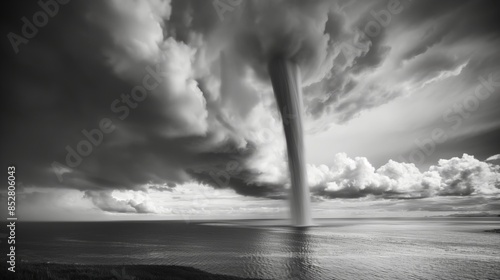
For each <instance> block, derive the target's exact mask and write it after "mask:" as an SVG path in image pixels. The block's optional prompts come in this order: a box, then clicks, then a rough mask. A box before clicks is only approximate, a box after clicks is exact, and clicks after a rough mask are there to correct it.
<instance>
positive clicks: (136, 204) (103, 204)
mask: <svg viewBox="0 0 500 280" xmlns="http://www.w3.org/2000/svg"><path fill="white" fill-rule="evenodd" d="M85 198H88V199H90V200H91V201H92V203H93V204H94V205H95V206H96V207H98V208H99V209H101V210H103V211H106V212H116V213H140V214H145V213H157V212H158V210H157V209H156V207H155V205H154V204H153V203H152V202H151V201H150V198H149V196H147V194H145V193H143V192H141V191H125V192H121V193H120V192H116V191H109V190H107V191H86V192H85Z"/></svg>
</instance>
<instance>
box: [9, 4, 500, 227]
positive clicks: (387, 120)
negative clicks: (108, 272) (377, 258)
mask: <svg viewBox="0 0 500 280" xmlns="http://www.w3.org/2000/svg"><path fill="white" fill-rule="evenodd" d="M10 5H11V7H10V8H9V9H5V10H4V13H5V14H4V15H2V17H1V25H0V26H1V32H2V34H4V37H3V38H4V39H3V40H2V43H1V50H2V58H3V59H2V64H1V66H0V67H2V73H4V74H3V75H2V83H1V87H2V94H3V101H4V102H2V104H1V105H0V106H2V108H1V114H2V131H3V137H2V145H1V157H0V158H1V161H2V166H3V167H4V168H6V167H7V166H11V165H14V166H15V168H16V182H17V188H16V195H17V214H18V215H19V217H20V218H21V219H24V220H41V221H43V220H75V221H80V220H115V219H141V220H142V219H150V220H153V219H185V220H193V219H238V218H284V217H287V216H288V206H289V205H288V201H287V195H288V191H289V188H290V179H289V173H288V172H289V171H288V168H287V157H286V149H285V140H284V136H283V128H282V121H281V116H280V114H279V110H278V108H277V106H276V102H275V99H274V95H273V92H272V86H271V83H270V78H269V75H268V72H267V62H268V61H269V58H270V57H272V56H273V55H274V54H275V53H280V54H282V55H284V56H285V57H286V58H287V59H290V60H292V61H294V62H296V63H297V64H298V65H299V67H300V70H301V73H302V81H301V82H302V86H303V102H304V117H305V119H304V127H305V135H304V136H305V150H306V160H307V172H308V180H307V181H308V184H309V188H310V191H311V200H312V209H313V217H317V218H326V217H394V216H395V217H409V216H436V215H450V214H467V215H470V214H477V213H487V214H500V166H499V164H500V155H499V154H500V149H499V145H498V143H500V111H499V110H498V105H499V104H500V67H499V65H500V54H499V52H498V48H499V46H500V26H499V23H498V18H499V16H500V9H499V4H498V3H497V1H464V0H459V1H456V0H455V1H446V0H444V1H438V2H436V1H430V0H422V1H415V0H414V1H411V0H400V1H397V0H378V1H356V0H352V1H351V0H345V1H277V0H276V1H275V0H273V1H224V0H218V1H201V0H190V1H181V0H173V1H160V0H151V1H146V0H145V1H131V0H130V1H128V0H125V1H117V0H115V1H99V2H98V1H81V0H80V1H79V0H73V1H71V0H66V1H63V0H60V1H56V0H47V1H43V0H42V1H40V2H33V1H32V2H28V1H18V2H16V3H10ZM1 201H2V203H5V204H6V203H7V191H6V189H3V190H2V192H1ZM5 204H4V205H5ZM1 215H2V217H5V216H6V215H7V212H6V211H5V209H2V212H1Z"/></svg>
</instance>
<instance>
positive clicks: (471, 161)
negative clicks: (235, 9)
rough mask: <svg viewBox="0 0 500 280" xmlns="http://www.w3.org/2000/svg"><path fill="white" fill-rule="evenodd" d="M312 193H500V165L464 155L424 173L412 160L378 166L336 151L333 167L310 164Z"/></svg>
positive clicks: (386, 195) (334, 195)
mask: <svg viewBox="0 0 500 280" xmlns="http://www.w3.org/2000/svg"><path fill="white" fill-rule="evenodd" d="M308 171H309V172H308V174H309V184H310V186H311V188H312V191H313V194H314V195H318V196H322V197H326V198H342V197H343V198H355V197H364V196H368V195H374V196H380V197H383V198H423V197H431V196H469V195H493V194H499V193H500V168H499V167H498V166H495V165H491V164H488V163H486V162H482V161H480V160H477V159H475V158H474V157H473V156H470V155H467V154H464V155H463V156H462V157H461V158H458V157H454V158H451V159H449V160H445V159H442V160H440V161H439V163H438V164H437V165H433V166H431V167H430V168H429V169H428V170H427V171H425V172H421V171H420V170H419V169H418V168H417V167H416V166H415V165H414V164H412V163H399V162H396V161H392V160H391V161H389V162H388V163H387V164H385V165H383V166H381V167H380V168H378V169H375V168H374V167H373V166H372V165H371V164H370V163H369V162H368V160H367V159H366V158H364V157H356V158H354V159H351V158H349V157H347V156H346V155H345V154H337V155H336V156H335V158H334V164H333V165H332V166H331V167H327V166H325V165H321V166H319V167H317V166H314V165H310V166H309V170H308Z"/></svg>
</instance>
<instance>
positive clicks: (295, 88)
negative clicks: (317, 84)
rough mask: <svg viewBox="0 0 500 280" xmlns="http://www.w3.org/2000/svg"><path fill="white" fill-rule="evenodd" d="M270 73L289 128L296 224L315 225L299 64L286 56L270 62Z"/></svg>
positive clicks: (293, 204)
mask: <svg viewBox="0 0 500 280" xmlns="http://www.w3.org/2000/svg"><path fill="white" fill-rule="evenodd" d="M269 75H270V76H271V81H272V84H273V89H274V95H275V96H276V101H277V104H278V108H279V110H280V113H281V118H282V121H283V128H284V131H285V138H286V145H287V152H288V166H289V170H290V178H291V182H292V186H291V192H290V207H291V214H292V223H293V225H294V226H308V225H310V224H311V209H310V208H311V207H310V196H309V187H308V186H307V171H306V165H305V158H304V139H303V138H304V132H303V128H302V127H303V125H302V112H303V107H304V106H303V105H302V88H301V83H300V69H299V67H298V66H297V64H295V63H293V62H290V61H288V60H286V59H283V58H280V57H278V58H273V59H271V60H270V61H269Z"/></svg>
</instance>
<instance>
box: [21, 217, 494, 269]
mask: <svg viewBox="0 0 500 280" xmlns="http://www.w3.org/2000/svg"><path fill="white" fill-rule="evenodd" d="M317 222H318V223H319V224H320V226H318V227H313V228H309V229H307V230H296V229H293V228H287V227H280V226H274V225H275V224H278V223H280V222H279V221H269V220H268V221H233V222H230V223H228V222H226V223H224V224H222V223H185V222H171V221H165V222H92V223H19V225H18V228H17V240H18V247H17V248H18V249H17V250H18V251H17V254H18V257H21V258H22V259H24V260H27V261H43V262H47V261H50V262H59V263H85V264H168V265H185V266H192V267H196V268H199V269H203V270H205V271H209V272H213V273H220V274H228V275H235V276H241V277H256V278H265V279H500V265H499V264H500V234H496V233H488V232H484V230H487V229H493V228H500V220H499V219H498V218H432V219H328V220H320V221H317Z"/></svg>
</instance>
